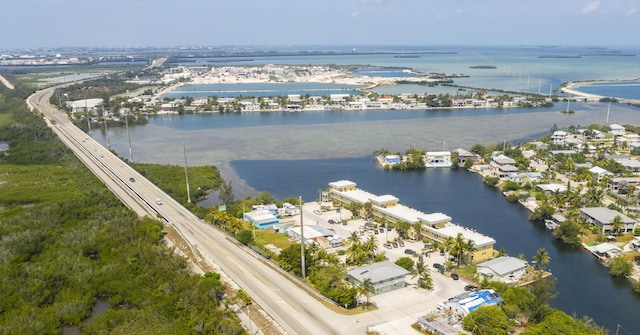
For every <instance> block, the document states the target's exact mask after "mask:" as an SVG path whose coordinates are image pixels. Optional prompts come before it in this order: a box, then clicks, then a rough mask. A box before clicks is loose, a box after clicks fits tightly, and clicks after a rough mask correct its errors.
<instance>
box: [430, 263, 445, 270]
mask: <svg viewBox="0 0 640 335" xmlns="http://www.w3.org/2000/svg"><path fill="white" fill-rule="evenodd" d="M433 268H434V269H438V270H440V269H444V266H442V264H440V263H433Z"/></svg>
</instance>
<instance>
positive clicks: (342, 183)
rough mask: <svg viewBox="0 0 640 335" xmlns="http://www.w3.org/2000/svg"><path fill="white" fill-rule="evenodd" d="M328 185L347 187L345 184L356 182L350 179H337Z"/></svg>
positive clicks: (353, 184) (352, 184)
mask: <svg viewBox="0 0 640 335" xmlns="http://www.w3.org/2000/svg"><path fill="white" fill-rule="evenodd" d="M329 186H330V187H335V188H342V187H347V186H353V187H355V186H356V183H354V182H352V181H350V180H338V181H334V182H331V183H329Z"/></svg>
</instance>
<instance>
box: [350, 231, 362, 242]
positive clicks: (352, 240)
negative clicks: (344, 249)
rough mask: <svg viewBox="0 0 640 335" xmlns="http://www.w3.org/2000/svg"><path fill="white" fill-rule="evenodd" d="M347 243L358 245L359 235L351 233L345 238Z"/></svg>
mask: <svg viewBox="0 0 640 335" xmlns="http://www.w3.org/2000/svg"><path fill="white" fill-rule="evenodd" d="M347 241H349V242H351V244H352V245H353V244H359V243H360V235H358V232H357V231H352V232H351V235H349V237H347Z"/></svg>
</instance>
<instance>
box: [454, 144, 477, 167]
mask: <svg viewBox="0 0 640 335" xmlns="http://www.w3.org/2000/svg"><path fill="white" fill-rule="evenodd" d="M453 152H455V153H457V154H458V163H459V164H460V165H464V164H465V163H466V162H467V160H469V159H471V160H473V161H477V160H478V159H477V158H476V155H474V154H473V153H471V152H469V151H467V150H464V149H462V148H458V149H456V150H453Z"/></svg>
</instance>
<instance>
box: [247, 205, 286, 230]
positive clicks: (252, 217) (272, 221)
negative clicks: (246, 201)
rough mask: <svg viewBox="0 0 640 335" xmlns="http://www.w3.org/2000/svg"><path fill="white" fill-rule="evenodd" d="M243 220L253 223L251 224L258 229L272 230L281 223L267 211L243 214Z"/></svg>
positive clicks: (261, 210)
mask: <svg viewBox="0 0 640 335" xmlns="http://www.w3.org/2000/svg"><path fill="white" fill-rule="evenodd" d="M242 218H243V219H245V220H247V221H249V222H251V224H252V225H253V226H254V227H256V228H258V229H267V228H271V227H273V226H274V225H276V224H278V223H279V222H280V220H279V219H278V218H277V217H276V216H275V215H274V214H273V213H272V212H271V211H269V210H267V209H260V210H255V211H251V212H247V213H243V214H242Z"/></svg>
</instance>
